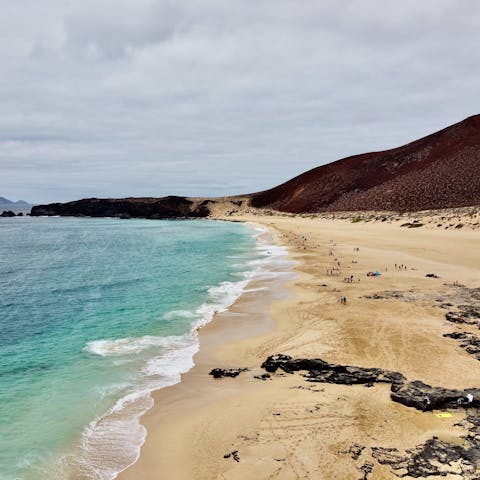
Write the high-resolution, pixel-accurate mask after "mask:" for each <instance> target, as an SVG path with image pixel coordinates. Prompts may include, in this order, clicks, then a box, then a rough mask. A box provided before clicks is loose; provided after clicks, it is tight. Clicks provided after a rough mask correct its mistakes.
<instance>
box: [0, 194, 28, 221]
mask: <svg viewBox="0 0 480 480" xmlns="http://www.w3.org/2000/svg"><path fill="white" fill-rule="evenodd" d="M31 208H32V205H31V204H30V203H28V202H26V201H25V200H17V201H13V200H9V199H8V198H5V197H0V212H1V213H0V216H2V217H14V216H15V215H18V214H22V215H23V214H25V213H29V212H30V210H31ZM20 216H21V215H20Z"/></svg>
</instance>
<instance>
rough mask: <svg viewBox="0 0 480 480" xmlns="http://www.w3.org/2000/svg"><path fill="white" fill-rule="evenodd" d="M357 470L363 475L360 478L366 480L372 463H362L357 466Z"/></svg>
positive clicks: (371, 468) (371, 469) (370, 471)
mask: <svg viewBox="0 0 480 480" xmlns="http://www.w3.org/2000/svg"><path fill="white" fill-rule="evenodd" d="M358 470H359V471H360V473H362V474H363V477H362V478H361V479H360V480H368V476H369V475H370V474H371V473H372V471H373V463H371V462H365V463H364V464H363V465H361V466H360V467H358Z"/></svg>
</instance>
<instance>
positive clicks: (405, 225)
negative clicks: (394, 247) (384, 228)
mask: <svg viewBox="0 0 480 480" xmlns="http://www.w3.org/2000/svg"><path fill="white" fill-rule="evenodd" d="M400 226H401V227H407V228H418V227H423V223H419V222H418V221H417V220H415V221H414V222H407V223H402V224H401V225H400Z"/></svg>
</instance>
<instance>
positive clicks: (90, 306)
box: [0, 217, 283, 480]
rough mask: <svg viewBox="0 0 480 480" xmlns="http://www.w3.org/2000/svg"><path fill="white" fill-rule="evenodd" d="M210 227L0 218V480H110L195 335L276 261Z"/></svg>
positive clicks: (141, 434)
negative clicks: (155, 394)
mask: <svg viewBox="0 0 480 480" xmlns="http://www.w3.org/2000/svg"><path fill="white" fill-rule="evenodd" d="M256 235H258V232H255V231H254V229H253V228H252V227H248V226H246V225H243V224H238V223H227V222H214V221H207V220H198V221H197V220H192V221H181V220H178V221H158V220H117V219H86V218H29V217H24V218H18V217H17V218H11V219H10V218H8V219H0V479H1V480H13V479H38V480H42V479H49V480H52V479H65V478H85V479H95V480H110V479H112V478H115V476H116V475H117V473H118V472H119V471H121V470H122V469H124V468H126V467H127V466H128V465H130V464H131V463H132V462H134V461H135V460H136V458H137V457H138V453H139V448H140V446H141V444H142V442H143V441H144V439H145V435H146V433H147V432H146V431H145V429H144V428H143V427H142V426H141V425H140V422H139V417H140V416H141V415H142V414H143V413H144V412H145V411H146V410H148V409H149V408H150V407H151V406H152V404H153V400H152V397H151V395H150V393H151V392H152V391H153V390H155V389H158V388H161V387H163V386H167V385H172V384H174V383H177V382H179V381H180V375H181V373H183V372H186V371H188V370H189V369H190V368H191V367H192V366H193V355H194V354H195V353H196V352H197V350H198V340H197V328H198V327H199V326H202V325H203V324H205V323H207V322H209V321H210V320H211V319H212V317H213V315H214V313H215V312H216V311H222V310H225V309H227V308H228V307H229V306H230V305H231V304H232V303H233V302H234V301H235V300H236V299H237V298H238V296H239V295H240V294H241V293H242V291H243V289H244V288H245V287H246V285H247V283H248V282H249V280H250V279H251V278H252V277H253V276H254V275H255V274H256V273H258V272H259V271H261V270H262V269H264V268H265V265H266V262H268V261H270V260H271V258H272V256H273V257H274V256H275V255H276V254H277V253H278V254H279V255H281V254H282V253H283V252H281V251H279V250H272V249H273V247H271V246H268V245H262V244H259V243H258V242H256V239H255V236H256Z"/></svg>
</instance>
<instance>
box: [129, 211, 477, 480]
mask: <svg viewBox="0 0 480 480" xmlns="http://www.w3.org/2000/svg"><path fill="white" fill-rule="evenodd" d="M237 219H241V220H251V221H255V222H257V223H262V224H264V225H266V226H268V227H269V228H270V229H271V230H272V231H273V232H274V235H275V238H276V241H277V242H279V243H281V244H284V245H286V246H288V248H289V251H290V254H291V257H292V258H293V259H295V260H297V261H298V262H299V263H298V264H297V266H296V267H295V269H296V271H297V276H296V278H295V279H294V280H293V281H292V282H291V283H290V285H289V287H288V288H289V292H290V294H289V295H287V296H284V298H283V299H281V298H279V296H278V292H279V291H280V290H279V285H278V284H271V283H268V284H266V285H264V286H267V287H268V288H269V289H270V290H269V291H265V290H263V291H261V292H252V293H249V294H246V295H245V296H243V297H242V298H241V299H240V300H239V301H238V302H237V303H236V304H235V306H234V308H233V309H232V312H231V313H229V314H226V315H223V316H222V317H221V318H216V319H215V321H214V322H212V323H211V324H210V325H208V326H207V327H206V328H205V329H203V330H202V332H201V335H200V338H201V351H200V353H199V354H198V355H197V357H196V363H197V366H196V367H195V368H194V369H193V370H192V371H191V372H189V373H188V374H186V375H184V377H183V381H182V383H181V384H179V385H177V386H174V387H171V388H168V389H164V390H161V391H159V392H157V393H156V395H155V400H156V405H155V407H154V408H153V409H152V411H151V412H149V414H147V415H146V416H145V417H144V423H145V425H146V427H147V429H148V432H149V434H148V437H147V441H146V443H145V445H144V447H143V448H142V454H141V457H140V459H139V461H138V462H137V463H136V464H135V465H134V466H132V467H131V468H129V469H128V470H127V471H125V472H124V473H123V474H122V475H121V476H120V478H122V479H143V480H149V479H173V478H174V479H176V480H177V479H195V480H202V479H205V480H206V479H208V480H210V479H277V478H278V479H300V478H302V479H303V478H305V479H345V480H349V479H351V480H358V479H361V478H368V479H372V480H376V479H390V478H392V479H393V478H398V477H396V476H395V475H394V474H393V472H392V470H391V469H390V467H389V466H388V465H380V464H379V463H378V462H377V461H376V460H375V459H374V458H373V457H372V454H371V452H372V451H371V447H378V446H382V447H395V448H397V449H400V450H403V449H405V448H410V447H413V446H415V445H418V444H420V443H422V442H423V441H425V440H427V439H428V438H431V437H432V436H433V435H436V436H438V437H440V438H442V439H445V440H447V441H449V442H452V443H462V440H461V438H460V436H461V435H462V434H463V433H464V431H463V430H462V428H460V427H458V426H454V424H455V423H456V422H458V421H459V420H460V419H462V418H464V413H462V412H455V413H453V416H452V417H450V418H438V417H437V416H435V414H434V413H431V412H419V411H416V410H414V409H411V408H407V407H404V406H402V405H400V404H396V403H393V402H392V401H391V400H390V397H389V389H388V386H374V387H372V388H365V387H364V386H343V385H330V384H320V383H307V382H305V381H304V379H303V378H302V377H301V375H300V374H294V375H285V374H284V375H281V374H275V375H274V376H273V378H272V379H271V380H267V381H261V380H257V379H254V378H253V377H254V375H257V374H258V373H263V371H261V370H260V369H259V368H258V367H259V365H260V364H261V362H262V361H263V360H264V359H265V358H266V356H267V355H270V354H273V353H285V354H289V355H292V356H309V357H320V358H323V359H324V360H327V361H330V362H338V363H346V364H352V365H358V366H366V367H370V366H371V367H381V368H385V369H391V370H395V371H399V372H401V373H403V374H404V375H405V376H406V377H407V378H409V379H411V380H414V379H420V380H422V381H424V382H426V383H429V384H432V385H438V386H445V387H452V388H453V387H455V388H461V387H463V388H464V387H473V386H479V383H480V362H479V361H478V360H476V359H475V358H474V357H473V356H471V355H469V354H468V353H466V351H465V350H463V349H462V348H461V347H460V346H459V344H458V343H457V342H456V341H455V340H453V339H450V338H444V337H443V336H442V335H443V334H444V333H447V332H451V331H454V330H455V328H456V327H455V326H454V325H452V324H451V323H448V322H446V321H445V310H444V309H441V308H439V304H440V303H442V302H448V301H449V300H452V299H454V300H455V298H456V296H458V289H456V287H453V286H452V285H451V284H452V282H454V281H459V282H461V283H462V284H464V285H466V286H467V287H480V248H479V245H480V233H479V232H478V231H473V230H465V229H461V230H444V229H436V230H435V229H426V228H413V229H406V228H402V227H400V226H399V225H398V224H389V223H388V222H385V223H382V222H380V223H372V222H369V223H364V222H358V223H351V222H350V221H345V220H331V219H320V218H298V217H285V216H281V217H280V216H278V217H277V216H249V215H246V214H242V215H241V216H238V215H237ZM356 247H358V248H359V249H360V250H359V251H355V250H354V249H355V248H356ZM330 251H332V255H330ZM335 259H337V261H335ZM337 262H340V269H341V273H340V276H338V277H332V276H327V270H329V269H331V268H332V266H333V265H334V264H336V263H337ZM353 262H354V263H353ZM395 264H397V265H399V264H403V265H406V266H407V269H406V270H405V269H402V270H400V269H398V268H397V269H396V268H395ZM375 270H379V271H380V272H382V275H381V276H380V277H379V278H372V277H367V276H366V275H365V274H366V272H368V271H375ZM426 273H435V274H437V275H438V276H439V277H440V278H438V279H430V278H426V277H425V274H426ZM350 275H353V276H354V279H355V280H356V279H358V278H359V279H360V282H355V283H344V282H343V279H344V277H349V276H350ZM445 284H449V286H448V285H445ZM324 285H325V286H324ZM257 286H258V285H257ZM385 291H395V292H397V294H396V297H394V296H391V295H390V294H386V295H382V296H384V297H386V298H383V299H368V298H364V297H365V296H369V295H371V294H373V293H383V292H385ZM275 295H276V297H275ZM341 295H345V296H346V297H347V304H346V305H341V304H340V303H339V297H340V296H341ZM452 301H453V300H452ZM462 301H465V299H462ZM269 318H272V319H273V320H274V323H273V325H272V322H271V320H269ZM248 335H255V336H253V337H248V338H242V337H246V336H248ZM244 366H246V367H250V368H251V369H252V370H251V371H249V372H246V373H243V374H241V375H240V376H239V377H237V378H235V379H229V378H228V379H221V380H213V379H212V378H211V377H210V376H208V371H209V370H210V369H211V368H213V367H244ZM355 445H360V446H361V447H363V449H361V454H360V455H359V456H358V458H354V457H356V455H352V447H354V446H355ZM234 450H238V455H239V457H240V461H239V462H236V461H235V460H234V459H233V458H232V457H229V458H226V459H225V458H223V457H224V454H226V453H228V452H231V451H234ZM369 463H371V464H372V466H373V470H372V472H371V473H369V474H367V475H365V474H364V473H363V472H362V470H361V469H362V467H364V466H365V465H368V464H369ZM455 468H456V467H455V466H452V468H451V471H455ZM367 469H368V468H367ZM458 471H460V470H459V469H458ZM407 478H408V477H407ZM429 478H437V477H429ZM438 478H440V477H438ZM441 478H458V479H460V478H462V476H461V475H454V474H450V475H449V476H447V477H441ZM472 478H473V477H472Z"/></svg>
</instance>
